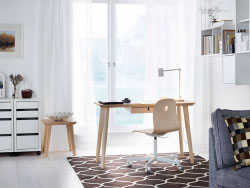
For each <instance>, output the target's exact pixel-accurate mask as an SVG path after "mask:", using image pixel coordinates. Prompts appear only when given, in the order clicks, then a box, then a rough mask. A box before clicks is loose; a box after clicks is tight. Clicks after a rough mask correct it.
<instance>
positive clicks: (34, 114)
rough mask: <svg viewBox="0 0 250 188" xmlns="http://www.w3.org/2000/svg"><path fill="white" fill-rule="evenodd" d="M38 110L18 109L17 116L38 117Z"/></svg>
mask: <svg viewBox="0 0 250 188" xmlns="http://www.w3.org/2000/svg"><path fill="white" fill-rule="evenodd" d="M38 115H39V113H38V111H17V112H16V117H17V118H38Z"/></svg>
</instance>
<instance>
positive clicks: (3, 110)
mask: <svg viewBox="0 0 250 188" xmlns="http://www.w3.org/2000/svg"><path fill="white" fill-rule="evenodd" d="M8 111H11V109H0V112H8Z"/></svg>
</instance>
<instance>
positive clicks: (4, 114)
mask: <svg viewBox="0 0 250 188" xmlns="http://www.w3.org/2000/svg"><path fill="white" fill-rule="evenodd" d="M11 117H12V112H11V111H0V119H5V118H11Z"/></svg>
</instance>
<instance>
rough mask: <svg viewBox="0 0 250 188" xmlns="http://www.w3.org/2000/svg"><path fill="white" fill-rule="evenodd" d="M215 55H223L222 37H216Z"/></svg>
mask: <svg viewBox="0 0 250 188" xmlns="http://www.w3.org/2000/svg"><path fill="white" fill-rule="evenodd" d="M214 54H221V35H218V34H216V35H214Z"/></svg>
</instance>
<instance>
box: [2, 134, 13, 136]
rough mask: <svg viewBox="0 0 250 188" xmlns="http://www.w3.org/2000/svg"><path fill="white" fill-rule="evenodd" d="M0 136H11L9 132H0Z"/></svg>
mask: <svg viewBox="0 0 250 188" xmlns="http://www.w3.org/2000/svg"><path fill="white" fill-rule="evenodd" d="M0 136H11V134H0Z"/></svg>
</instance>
